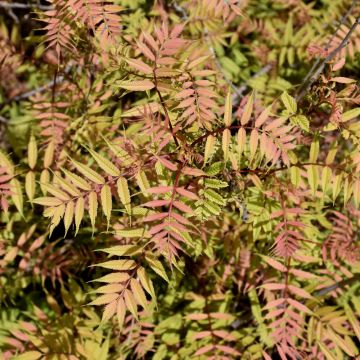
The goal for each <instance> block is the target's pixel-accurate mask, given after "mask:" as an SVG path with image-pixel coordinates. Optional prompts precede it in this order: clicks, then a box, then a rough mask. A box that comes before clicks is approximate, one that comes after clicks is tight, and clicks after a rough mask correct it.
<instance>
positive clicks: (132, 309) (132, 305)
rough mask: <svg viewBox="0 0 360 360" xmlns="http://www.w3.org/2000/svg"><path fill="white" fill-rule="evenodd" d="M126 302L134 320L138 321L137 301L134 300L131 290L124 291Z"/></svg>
mask: <svg viewBox="0 0 360 360" xmlns="http://www.w3.org/2000/svg"><path fill="white" fill-rule="evenodd" d="M124 300H125V304H126V307H127V309H128V310H129V311H130V312H131V314H132V315H133V316H134V318H135V319H136V320H138V312H137V304H136V300H135V298H134V295H133V293H132V292H131V291H130V290H129V289H126V290H125V291H124Z"/></svg>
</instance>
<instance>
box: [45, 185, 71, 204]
mask: <svg viewBox="0 0 360 360" xmlns="http://www.w3.org/2000/svg"><path fill="white" fill-rule="evenodd" d="M41 185H42V186H43V188H44V189H45V191H46V192H48V193H50V194H51V195H53V196H54V197H56V198H57V199H59V200H61V201H68V200H70V196H69V195H68V194H67V193H65V192H64V191H62V190H60V189H59V188H57V187H56V186H54V185H52V184H49V183H47V184H41Z"/></svg>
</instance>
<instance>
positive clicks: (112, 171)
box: [88, 149, 120, 176]
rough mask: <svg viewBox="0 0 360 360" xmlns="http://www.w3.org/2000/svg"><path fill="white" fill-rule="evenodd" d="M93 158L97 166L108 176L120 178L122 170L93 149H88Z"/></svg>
mask: <svg viewBox="0 0 360 360" xmlns="http://www.w3.org/2000/svg"><path fill="white" fill-rule="evenodd" d="M88 150H89V152H90V154H91V156H92V157H93V158H94V159H95V161H96V162H97V164H98V165H99V166H100V167H101V169H102V170H104V171H105V172H106V173H107V174H109V175H110V176H119V175H120V170H119V169H118V168H117V167H116V166H115V165H114V164H113V163H112V162H111V161H110V160H108V159H106V158H105V157H103V156H101V155H100V154H98V153H97V152H95V151H94V150H92V149H88Z"/></svg>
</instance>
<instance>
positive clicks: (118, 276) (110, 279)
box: [92, 272, 129, 283]
mask: <svg viewBox="0 0 360 360" xmlns="http://www.w3.org/2000/svg"><path fill="white" fill-rule="evenodd" d="M128 279H129V274H128V273H126V272H115V273H111V274H108V275H104V276H102V277H101V278H99V279H96V280H92V281H97V282H105V283H117V282H123V281H127V280H128Z"/></svg>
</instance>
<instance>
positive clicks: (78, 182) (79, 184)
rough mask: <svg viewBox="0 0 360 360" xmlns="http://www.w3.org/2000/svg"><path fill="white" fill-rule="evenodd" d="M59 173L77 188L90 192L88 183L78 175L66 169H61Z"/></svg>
mask: <svg viewBox="0 0 360 360" xmlns="http://www.w3.org/2000/svg"><path fill="white" fill-rule="evenodd" d="M61 171H62V172H63V173H64V174H65V175H66V176H67V177H68V178H69V180H70V181H71V182H72V183H73V184H74V185H76V186H77V187H78V188H80V189H82V190H85V191H90V190H91V186H90V185H89V184H88V182H87V181H86V180H84V179H83V178H81V177H80V176H79V175H76V174H74V173H72V172H70V171H68V170H66V169H63V168H61Z"/></svg>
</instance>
